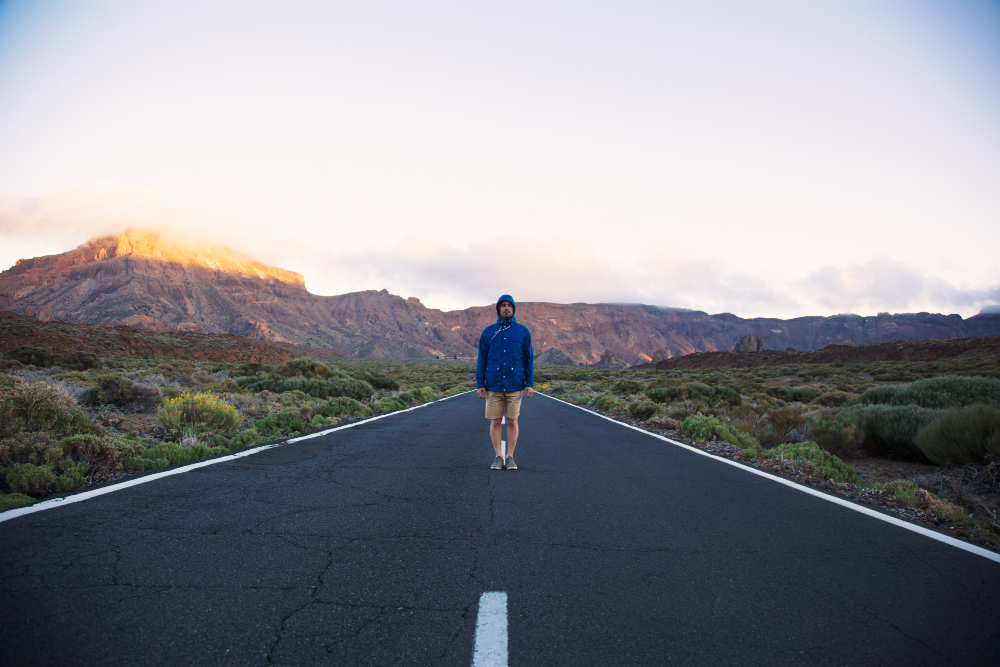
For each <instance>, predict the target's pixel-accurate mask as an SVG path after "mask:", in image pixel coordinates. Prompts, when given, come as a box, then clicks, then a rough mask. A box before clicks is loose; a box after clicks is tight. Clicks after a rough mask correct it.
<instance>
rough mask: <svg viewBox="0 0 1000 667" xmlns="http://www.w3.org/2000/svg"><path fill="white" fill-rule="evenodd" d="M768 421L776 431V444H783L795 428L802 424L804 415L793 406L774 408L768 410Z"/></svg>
mask: <svg viewBox="0 0 1000 667" xmlns="http://www.w3.org/2000/svg"><path fill="white" fill-rule="evenodd" d="M767 421H768V423H770V425H771V430H772V431H773V433H774V439H773V443H774V444H779V445H780V444H781V443H782V442H784V441H785V438H787V437H788V434H790V433H791V432H792V431H794V430H795V429H797V428H799V427H800V426H802V421H803V420H802V415H801V414H799V412H798V411H797V410H795V409H793V408H789V407H785V408H774V409H771V410H768V411H767Z"/></svg>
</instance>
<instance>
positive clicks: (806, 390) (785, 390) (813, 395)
mask: <svg viewBox="0 0 1000 667" xmlns="http://www.w3.org/2000/svg"><path fill="white" fill-rule="evenodd" d="M764 393H766V394H767V395H768V396H773V397H774V398H779V399H781V400H783V401H787V402H789V403H791V402H797V403H810V402H812V401H814V400H816V399H817V398H819V397H820V396H822V395H823V390H822V389H817V388H816V387H784V386H780V385H779V386H777V387H768V388H767V389H765V390H764Z"/></svg>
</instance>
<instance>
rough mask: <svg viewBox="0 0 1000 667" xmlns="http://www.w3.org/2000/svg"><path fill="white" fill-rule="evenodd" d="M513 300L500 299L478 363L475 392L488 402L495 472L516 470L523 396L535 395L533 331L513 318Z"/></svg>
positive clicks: (480, 348) (487, 409)
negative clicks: (504, 445)
mask: <svg viewBox="0 0 1000 667" xmlns="http://www.w3.org/2000/svg"><path fill="white" fill-rule="evenodd" d="M516 308H517V307H516V306H515V305H514V299H513V298H511V296H510V295H509V294H504V295H503V296H502V297H500V298H499V299H498V300H497V323H496V324H491V325H490V326H488V327H486V328H485V329H484V330H483V334H482V335H481V336H480V337H479V360H478V361H477V362H476V387H477V390H476V393H477V394H479V398H482V399H486V418H487V419H489V420H490V440H492V441H493V451H494V452H495V453H496V458H495V459H493V465H491V466H490V468H491V469H493V470H500V469H501V468H504V467H506V468H507V470H517V464H516V463H514V447H515V446H516V445H517V434H518V431H517V416H518V414H520V412H521V396H522V395H523V396H527V397H529V398H530V397H531V395H532V394H533V393H535V389H534V385H535V358H534V355H533V354H532V351H531V332H530V331H528V327H526V326H524V325H523V324H518V323H517V320H515V319H514V311H515V309H516ZM505 412H506V414H507V459H506V461H505V460H504V458H503V450H502V449H501V448H500V434H501V426H500V424H501V422H502V420H503V416H504V413H505Z"/></svg>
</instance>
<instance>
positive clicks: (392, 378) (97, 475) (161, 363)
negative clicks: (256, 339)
mask: <svg viewBox="0 0 1000 667" xmlns="http://www.w3.org/2000/svg"><path fill="white" fill-rule="evenodd" d="M0 371H2V372H0V511H2V510H4V509H10V508H12V507H17V506H20V505H24V504H28V503H31V502H33V501H35V500H37V499H40V498H44V497H45V496H47V495H50V494H53V493H64V492H67V491H72V490H75V489H77V488H80V487H82V486H87V485H92V484H98V483H102V482H105V481H107V480H110V479H113V478H115V477H118V476H121V475H123V474H128V473H137V472H143V471H148V470H156V469H159V468H163V467H166V466H169V465H173V464H176V463H184V462H187V461H194V460H198V459H202V458H206V457H210V456H216V455H219V454H224V453H227V452H230V451H235V450H238V449H242V448H246V447H251V446H255V445H259V444H262V443H266V442H270V441H275V440H280V439H284V438H288V437H293V436H296V435H300V434H303V433H308V432H311V431H317V430H322V429H325V428H330V427H331V426H335V425H338V424H345V423H349V422H350V421H352V420H358V419H363V418H366V417H370V416H374V415H378V414H385V413H388V412H395V411H398V410H403V409H405V408H407V407H412V406H414V405H420V404H422V403H426V402H428V401H432V400H435V399H437V398H442V397H444V396H447V395H450V394H454V393H457V392H461V391H466V390H469V389H474V388H475V365H474V364H470V363H467V362H445V361H436V362H430V361H353V360H344V359H323V360H316V359H292V360H289V361H284V362H278V361H274V362H270V363H258V362H236V361H183V360H178V359H163V358H140V357H133V356H129V357H118V356H107V357H101V356H99V355H96V354H93V353H85V354H75V355H66V354H59V353H55V352H52V351H50V350H48V349H46V348H42V347H29V346H21V347H18V348H15V349H13V350H10V351H8V352H6V353H5V354H4V355H3V356H2V359H0Z"/></svg>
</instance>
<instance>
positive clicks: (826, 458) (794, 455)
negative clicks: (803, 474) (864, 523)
mask: <svg viewBox="0 0 1000 667" xmlns="http://www.w3.org/2000/svg"><path fill="white" fill-rule="evenodd" d="M761 454H762V455H763V456H764V457H765V458H769V459H784V460H786V461H802V460H805V461H809V462H810V463H811V464H812V465H813V467H814V468H815V469H816V472H817V473H819V474H820V475H821V476H822V477H823V478H824V479H832V480H834V481H836V482H850V483H852V484H857V483H858V473H857V471H855V470H854V468H852V467H851V466H849V465H847V464H846V463H844V462H843V461H841V460H840V459H839V458H837V457H836V456H834V455H833V454H831V453H830V452H828V451H826V450H824V449H821V448H820V446H819V445H817V444H816V443H815V442H788V443H785V444H783V445H778V446H777V447H775V448H773V449H767V450H764V451H763V452H761Z"/></svg>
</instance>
